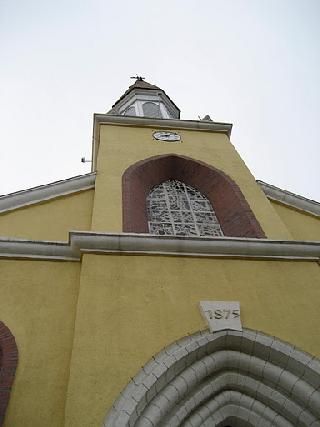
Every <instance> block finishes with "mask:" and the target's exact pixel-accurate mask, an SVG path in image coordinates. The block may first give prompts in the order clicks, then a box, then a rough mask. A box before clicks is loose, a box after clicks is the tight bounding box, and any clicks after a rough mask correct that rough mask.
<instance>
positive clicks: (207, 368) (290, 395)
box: [104, 329, 320, 427]
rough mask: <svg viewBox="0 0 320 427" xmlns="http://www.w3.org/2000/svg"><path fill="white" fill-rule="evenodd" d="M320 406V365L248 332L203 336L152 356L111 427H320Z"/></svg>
mask: <svg viewBox="0 0 320 427" xmlns="http://www.w3.org/2000/svg"><path fill="white" fill-rule="evenodd" d="M319 402H320V361H319V359H317V358H315V357H312V356H311V355H309V354H307V353H304V352H303V351H300V350H298V349H296V348H295V347H294V346H292V345H290V344H288V343H285V342H283V341H281V340H279V339H277V338H275V337H271V336H268V335H265V334H263V333H261V332H256V331H252V330H249V329H244V330H243V331H242V332H240V331H231V330H228V331H220V332H216V333H210V332H209V331H203V332H199V333H197V334H194V335H192V336H189V337H186V338H183V339H181V340H179V341H177V342H175V343H173V344H171V345H170V346H169V347H167V348H165V349H164V350H162V351H161V352H160V353H159V354H157V355H156V356H155V357H154V358H152V359H151V360H150V361H149V362H148V363H147V364H146V365H145V366H144V367H143V368H142V370H141V371H140V372H139V373H138V374H137V375H136V376H135V377H134V378H133V379H132V381H131V382H130V383H129V384H128V386H127V387H126V388H125V389H124V391H123V392H122V393H121V395H120V397H119V398H118V399H117V401H116V402H115V403H114V405H113V407H112V409H111V410H110V411H109V413H108V414H107V417H106V419H105V422H104V427H125V426H134V427H164V426H166V427H178V426H184V427H187V426H190V427H191V426H192V427H200V426H216V427H225V426H227V425H228V422H230V423H231V424H232V425H233V426H235V427H242V426H244V425H246V426H247V425H254V426H260V427H267V426H270V427H271V426H275V427H291V426H292V427H293V426H295V427H296V426H297V427H299V426H301V427H311V426H312V427H320V405H319ZM231 421H232V422H231Z"/></svg>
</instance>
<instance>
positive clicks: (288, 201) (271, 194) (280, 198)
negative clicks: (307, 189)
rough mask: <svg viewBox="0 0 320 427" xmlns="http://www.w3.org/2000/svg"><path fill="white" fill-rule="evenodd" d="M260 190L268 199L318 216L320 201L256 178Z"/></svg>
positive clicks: (319, 214) (319, 213)
mask: <svg viewBox="0 0 320 427" xmlns="http://www.w3.org/2000/svg"><path fill="white" fill-rule="evenodd" d="M257 183H258V184H259V185H260V187H261V189H262V191H263V192H264V193H265V195H266V196H267V197H268V199H270V200H274V201H276V202H279V203H282V204H284V205H287V206H291V207H293V208H295V209H299V210H302V211H305V212H307V213H310V214H312V215H317V216H320V203H319V202H316V201H315V200H310V199H307V198H306V197H303V196H299V195H298V194H294V193H291V192H290V191H287V190H282V189H281V188H278V187H275V186H274V185H271V184H267V183H266V182H263V181H259V180H257Z"/></svg>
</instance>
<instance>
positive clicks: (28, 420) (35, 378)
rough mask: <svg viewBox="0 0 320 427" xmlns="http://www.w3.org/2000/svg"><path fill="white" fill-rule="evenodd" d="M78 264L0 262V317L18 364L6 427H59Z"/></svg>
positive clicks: (62, 407) (65, 387)
mask: <svg viewBox="0 0 320 427" xmlns="http://www.w3.org/2000/svg"><path fill="white" fill-rule="evenodd" d="M79 268H80V265H79V263H76V262H47V261H26V260H25V261H24V260H20V261H17V260H1V261H0V277H1V282H0V295H1V298H0V317H1V320H2V321H3V322H4V323H5V324H6V326H8V328H9V329H10V330H11V332H12V334H13V335H14V337H15V340H16V343H17V347H18V351H19V361H18V368H17V372H16V378H15V381H14V384H13V389H12V391H11V397H10V402H9V406H8V409H7V414H6V419H5V420H6V421H5V427H13V426H14V427H20V426H21V427H40V426H41V427H43V426H46V427H61V426H62V425H64V421H63V420H64V406H65V399H66V389H67V382H68V379H69V361H70V354H71V348H72V338H73V331H74V315H75V306H76V301H77V295H78V284H79Z"/></svg>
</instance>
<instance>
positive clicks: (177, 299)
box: [0, 124, 320, 427]
mask: <svg viewBox="0 0 320 427" xmlns="http://www.w3.org/2000/svg"><path fill="white" fill-rule="evenodd" d="M156 129H157V127H152V126H151V125H147V126H145V125H141V126H138V125H137V124H136V125H134V126H128V125H127V124H125V125H123V126H122V125H120V124H103V125H101V127H100V128H99V147H98V151H97V170H96V181H95V189H94V190H86V191H82V192H77V193H73V194H71V195H68V196H61V197H57V198H54V199H52V200H48V201H43V202H42V203H38V204H34V205H30V206H25V207H21V208H19V209H16V210H13V211H10V212H7V213H3V214H1V215H0V234H1V235H2V236H9V237H10V238H22V239H30V240H43V241H47V240H51V241H65V242H67V241H68V233H69V231H71V230H81V231H87V232H88V234H90V233H91V234H92V235H94V233H98V232H102V233H116V234H117V233H119V234H120V233H122V175H123V173H124V172H125V170H126V169H127V168H128V167H129V166H131V165H133V164H134V163H136V162H138V161H140V160H143V159H148V158H150V157H152V156H156V155H162V154H176V155H182V156H187V157H190V158H192V159H194V160H200V161H202V162H205V163H207V164H209V165H213V166H214V167H215V168H217V169H219V170H221V171H223V172H225V173H226V174H227V175H228V176H229V177H231V178H232V179H233V180H234V181H235V182H236V184H237V185H238V186H239V187H240V189H241V191H242V193H243V195H244V196H245V199H246V201H247V202H248V204H249V206H250V208H251V210H252V211H253V213H254V215H255V217H256V218H257V220H258V222H259V223H260V225H261V227H262V229H263V230H264V232H265V234H266V236H267V239H275V240H320V230H319V228H320V227H319V218H317V217H316V215H313V216H312V215H307V214H305V213H303V212H302V211H297V210H293V209H290V208H288V207H285V206H284V205H281V204H278V203H274V202H271V201H269V200H268V198H267V197H266V196H265V194H264V193H263V192H262V190H261V188H260V187H259V185H258V184H257V183H256V181H255V179H254V177H253V176H252V174H251V173H250V171H249V170H248V168H247V167H246V165H245V164H244V162H243V161H242V159H241V157H240V156H239V154H238V153H237V151H236V150H235V148H234V146H233V145H232V144H231V143H230V140H229V138H228V137H227V136H226V134H223V133H219V132H214V131H209V130H190V129H189V130H187V129H185V128H181V129H176V128H175V129H174V131H175V132H178V133H179V134H180V135H181V138H182V142H181V143H180V144H166V143H161V142H157V141H155V139H154V138H153V137H152V134H153V132H154V131H155V130H156ZM169 129H170V127H169ZM3 239H4V238H3ZM226 240H228V239H226ZM99 250H101V248H100V246H97V247H95V248H89V249H88V250H85V251H83V253H82V254H80V255H79V258H78V259H76V258H75V259H74V260H70V258H68V257H66V258H65V260H64V261H63V260H61V259H58V258H57V259H51V260H49V259H44V258H45V257H44V256H43V255H41V256H38V257H37V256H35V255H32V256H28V255H26V256H23V255H21V254H19V255H12V256H11V255H10V254H8V253H4V254H3V255H1V254H0V255H1V258H0V320H1V321H3V322H4V323H5V324H6V325H7V326H8V328H10V330H11V332H12V333H13V335H14V336H15V339H16V343H17V346H18V350H19V363H18V369H17V372H16V378H15V382H14V385H13V389H12V393H11V398H10V404H9V406H8V409H7V413H6V419H5V423H4V426H5V427H40V426H41V427H43V426H46V427H61V426H65V427H93V426H99V427H100V426H101V425H102V423H103V419H104V417H105V414H106V412H107V410H109V409H110V407H111V405H112V403H113V401H114V400H115V399H116V398H117V396H118V395H119V393H120V392H121V390H122V389H123V388H124V387H125V385H126V384H127V383H128V382H129V381H130V379H131V378H132V377H133V376H134V375H135V374H136V373H137V371H139V369H141V367H142V366H143V365H144V364H145V363H146V362H147V361H148V360H149V359H151V358H152V357H153V356H154V355H155V354H156V353H157V352H159V351H160V350H161V349H163V348H164V347H166V346H167V345H169V344H170V343H171V342H173V341H175V340H178V339H180V338H182V337H184V336H186V335H189V334H192V333H194V332H196V331H199V330H203V329H205V328H206V325H205V322H204V320H203V318H202V317H201V315H200V311H199V307H198V305H199V301H201V300H214V301H220V300H222V301H223V300H226V301H228V300H232V301H233V300H237V301H240V304H241V313H242V314H241V316H242V322H243V326H244V327H246V328H251V329H254V330H258V331H263V332H264V333H266V334H270V335H273V336H276V337H278V338H279V339H281V340H284V341H287V342H289V343H291V344H292V345H294V346H297V347H298V348H300V349H302V350H304V351H306V352H309V353H311V354H312V355H314V356H316V357H320V340H319V338H318V327H317V325H318V324H319V322H320V315H319V308H318V305H319V303H318V302H319V300H320V274H319V272H320V270H319V260H317V259H315V257H310V258H309V259H308V260H307V259H304V260H302V259H295V258H294V257H287V258H285V257H282V258H281V257H279V259H259V257H256V258H250V257H240V258H238V259H236V258H235V257H227V256H224V257H220V256H219V254H216V256H197V255H195V254H193V255H190V256H188V255H185V254H182V253H181V254H176V255H171V256H169V255H167V254H161V253H159V254H155V253H151V252H150V253H147V251H146V252H144V253H141V254H139V255H138V254H134V253H129V252H127V253H122V254H121V253H119V251H118V252H112V251H111V250H110V251H109V252H108V251H105V252H104V253H101V252H99ZM90 251H91V252H90Z"/></svg>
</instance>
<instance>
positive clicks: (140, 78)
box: [130, 75, 145, 82]
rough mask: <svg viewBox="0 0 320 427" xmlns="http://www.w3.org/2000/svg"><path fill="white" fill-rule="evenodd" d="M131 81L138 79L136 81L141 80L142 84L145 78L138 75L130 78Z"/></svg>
mask: <svg viewBox="0 0 320 427" xmlns="http://www.w3.org/2000/svg"><path fill="white" fill-rule="evenodd" d="M130 79H136V80H139V81H140V82H142V81H143V80H145V77H141V76H138V75H136V76H133V77H130Z"/></svg>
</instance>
